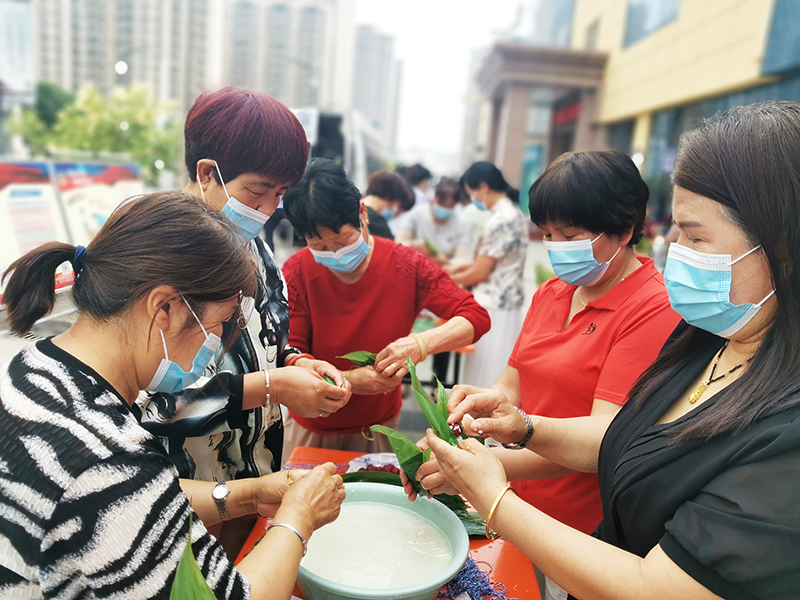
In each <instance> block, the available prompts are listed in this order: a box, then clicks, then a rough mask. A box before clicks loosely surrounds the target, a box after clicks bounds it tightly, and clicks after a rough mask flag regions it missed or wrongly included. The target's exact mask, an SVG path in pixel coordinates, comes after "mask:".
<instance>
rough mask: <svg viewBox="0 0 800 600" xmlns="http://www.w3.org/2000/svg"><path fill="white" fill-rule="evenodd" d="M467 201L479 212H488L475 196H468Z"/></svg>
mask: <svg viewBox="0 0 800 600" xmlns="http://www.w3.org/2000/svg"><path fill="white" fill-rule="evenodd" d="M469 201H470V202H472V203H473V204H474V205H475V206H477V207H478V209H479V210H489V208H488V207H487V206H486V205H485V204H484V203H483V202H481V201H480V200H478V199H477V198H476V197H475V196H470V197H469Z"/></svg>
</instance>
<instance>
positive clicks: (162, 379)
mask: <svg viewBox="0 0 800 600" xmlns="http://www.w3.org/2000/svg"><path fill="white" fill-rule="evenodd" d="M181 299H182V300H183V302H184V303H185V304H186V306H188V307H189V310H190V311H191V313H192V316H193V317H194V319H195V321H197V324H198V325H200V329H202V330H203V334H204V335H205V336H206V340H205V341H204V342H203V345H202V346H200V349H199V350H198V351H197V354H196V355H195V357H194V360H193V361H192V369H191V370H190V371H188V372H187V371H184V370H183V369H182V368H181V366H180V365H179V364H178V363H174V362H172V361H171V360H170V359H169V354H168V353H167V341H166V340H165V339H164V332H163V331H162V332H161V343H162V344H164V358H162V359H161V363H159V365H158V369H157V370H156V373H155V375H153V379H152V381H150V383H148V384H147V386H146V387H145V388H144V389H145V390H147V391H149V392H162V393H164V394H177V393H178V392H180V391H182V390H185V389H186V388H187V387H189V386H190V385H192V384H193V383H194V382H196V381H197V380H198V379H200V378H201V377H202V376H203V371H205V370H206V368H207V367H208V365H209V364H211V359H212V358H214V353H215V352H216V351H217V348H219V346H220V343H221V340H220V339H219V336H218V335H216V334H214V333H208V332H207V331H206V329H205V327H203V324H202V323H201V322H200V319H198V318H197V315H196V314H195V312H194V311H193V310H192V307H191V306H189V303H188V302H186V300H185V299H184V298H183V297H181Z"/></svg>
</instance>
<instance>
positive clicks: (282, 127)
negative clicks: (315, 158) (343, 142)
mask: <svg viewBox="0 0 800 600" xmlns="http://www.w3.org/2000/svg"><path fill="white" fill-rule="evenodd" d="M183 132H184V140H185V147H186V149H185V160H186V168H187V169H188V171H189V177H190V178H191V179H192V181H195V180H196V178H197V161H199V160H201V159H203V158H210V159H213V160H216V161H217V164H218V165H219V169H220V171H222V176H223V177H224V178H225V181H226V182H229V181H232V180H233V179H236V178H237V177H238V176H239V175H241V174H242V173H258V174H259V175H264V176H266V177H269V178H270V179H272V180H273V181H274V183H279V184H288V185H290V186H291V185H294V184H296V183H297V182H298V181H300V178H301V177H302V176H303V171H304V170H305V167H306V162H308V142H307V141H306V134H305V131H303V126H302V125H300V121H298V120H297V117H295V116H294V113H292V111H290V110H289V109H288V108H286V107H285V106H284V105H283V104H281V103H280V102H278V101H277V100H275V98H272V97H270V96H267V95H266V94H261V93H258V92H250V91H247V90H241V89H238V88H232V87H228V88H224V89H221V90H219V91H216V92H205V93H203V94H201V95H200V97H199V98H198V99H197V100H196V101H195V103H194V104H193V105H192V108H190V109H189V114H188V115H186V126H185V127H184V130H183ZM214 177H215V178H216V177H217V174H216V173H214Z"/></svg>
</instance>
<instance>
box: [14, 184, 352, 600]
mask: <svg viewBox="0 0 800 600" xmlns="http://www.w3.org/2000/svg"><path fill="white" fill-rule="evenodd" d="M65 261H69V262H71V263H72V265H73V268H74V271H75V273H76V279H75V285H74V288H73V295H74V298H75V304H76V306H77V308H78V310H79V311H80V315H79V317H78V319H77V321H76V322H75V323H74V325H73V326H72V327H71V328H70V329H69V330H68V331H66V332H65V333H63V334H61V335H58V336H56V337H54V338H48V339H45V340H40V341H38V342H36V343H34V344H31V345H30V346H28V347H27V348H25V349H24V350H22V352H20V353H19V354H18V355H17V356H15V357H14V358H13V359H12V360H11V361H10V363H8V364H7V365H6V366H4V367H3V368H2V369H1V370H0V596H2V597H4V598H6V597H25V598H50V597H59V598H106V597H111V596H114V597H124V598H167V597H168V596H169V594H170V588H171V586H172V582H173V579H174V577H175V570H176V568H177V565H178V561H179V560H180V557H181V554H182V552H183V550H184V547H185V545H186V540H187V537H188V536H189V535H191V542H192V550H193V553H194V555H195V557H196V560H197V563H198V565H199V567H200V570H201V572H202V573H203V576H204V577H205V579H206V581H207V583H208V584H209V586H210V587H211V588H212V590H213V592H214V594H215V595H216V596H217V597H218V598H267V597H269V598H286V599H288V598H289V597H290V596H291V592H292V590H293V587H294V582H295V578H296V575H297V569H298V566H299V563H300V559H301V557H302V555H303V553H304V549H305V544H306V540H307V539H308V538H309V536H310V535H311V534H312V533H313V531H314V530H315V529H317V528H318V527H321V526H322V525H324V524H326V523H328V522H330V521H332V520H333V519H335V518H336V516H337V515H338V512H339V507H340V505H341V502H342V500H343V499H344V488H343V486H342V480H341V477H340V476H338V475H336V472H335V467H334V466H333V465H332V464H327V465H322V466H320V467H317V468H316V469H314V470H313V471H309V472H307V473H305V472H302V471H286V472H278V473H272V474H269V475H264V476H262V477H258V478H251V479H246V480H238V481H229V482H227V484H225V483H219V484H216V485H215V484H214V483H213V482H204V481H193V480H179V479H178V475H177V471H176V469H175V466H174V465H173V463H171V462H170V460H169V457H168V456H167V454H166V453H165V451H164V448H163V446H161V444H160V443H159V442H158V440H157V438H156V437H154V436H153V435H152V434H150V433H148V432H147V431H145V430H144V429H143V428H142V427H141V425H140V424H139V422H138V421H137V420H136V419H135V418H134V416H133V414H132V413H131V410H130V407H131V405H132V404H133V402H134V400H135V399H136V397H137V396H138V395H139V390H142V389H148V390H154V391H159V390H172V389H174V388H176V387H177V386H186V385H189V384H191V383H192V382H193V381H194V380H196V379H197V378H199V377H200V375H201V374H202V373H203V370H204V369H205V367H206V366H207V365H208V363H209V362H210V360H211V358H212V357H214V356H217V357H219V356H220V354H221V355H222V356H224V353H225V351H226V350H227V348H229V347H230V345H231V344H232V343H233V341H234V340H235V338H236V336H237V335H238V328H237V325H238V324H240V323H241V318H240V317H241V309H240V298H242V297H243V296H248V295H249V296H253V295H254V294H255V291H256V286H257V280H256V271H255V268H253V269H249V268H242V265H247V264H251V263H252V262H253V258H252V256H251V254H250V252H249V250H248V248H247V247H246V246H245V245H244V244H242V241H241V238H240V237H239V235H238V233H237V232H236V231H235V229H234V228H233V226H232V225H231V224H230V222H229V221H228V220H227V219H225V218H224V217H222V216H220V215H219V214H218V213H216V212H215V211H213V210H210V209H209V208H208V207H207V206H205V205H204V204H203V203H201V202H199V201H197V200H195V199H194V198H192V197H191V196H189V195H187V194H184V193H181V192H162V193H157V194H151V195H146V196H142V197H138V198H134V199H131V200H130V201H128V202H126V203H124V204H123V205H121V206H120V207H119V208H118V209H117V210H116V211H115V212H114V214H112V215H111V217H110V218H109V220H108V222H107V223H106V224H105V225H104V226H103V228H102V229H101V230H100V232H99V233H98V234H97V236H96V237H95V238H94V240H93V241H92V242H91V243H90V244H89V246H88V247H87V248H83V247H82V246H78V247H74V246H71V245H68V244H62V243H58V242H53V243H50V244H46V245H44V246H41V247H39V248H37V249H36V250H32V251H31V252H29V253H28V254H26V255H25V256H23V257H22V258H20V259H18V260H17V261H16V262H15V263H13V264H12V265H11V267H10V268H9V270H8V271H7V273H6V275H9V274H10V277H9V278H8V281H7V286H6V289H5V292H4V297H3V299H4V301H5V303H6V306H7V309H8V315H9V316H8V319H9V323H10V327H11V329H12V331H14V332H15V333H18V334H22V333H25V332H26V331H28V330H29V329H30V327H31V326H32V325H33V323H34V322H35V321H36V320H37V319H38V318H40V317H42V316H43V315H45V314H46V313H48V312H49V311H50V310H51V309H52V307H53V302H54V278H53V273H54V271H55V269H56V268H57V267H58V266H59V265H60V264H61V263H63V262H65ZM218 360H219V358H218ZM180 389H182V387H180ZM289 486H291V487H289ZM192 512H194V513H195V515H196V517H195V518H194V525H193V526H192V528H191V533H190V514H191V513H192ZM255 513H261V514H264V515H268V516H272V517H273V519H274V524H273V526H272V527H271V528H270V529H269V533H268V534H267V536H266V538H265V539H264V541H263V542H262V543H261V544H259V545H258V546H257V547H256V548H255V549H254V550H253V552H252V553H251V554H250V555H249V556H248V557H247V558H245V559H244V560H243V561H242V562H241V563H240V564H239V567H238V570H237V568H235V567H234V566H233V564H232V563H230V562H229V561H228V559H227V557H226V554H225V552H224V550H223V549H222V547H221V546H220V545H219V543H218V542H217V541H216V540H215V539H214V538H213V537H212V536H210V535H209V534H208V532H207V530H206V526H207V525H213V524H215V523H218V522H220V521H222V520H225V519H229V518H235V517H238V516H243V515H247V514H255ZM267 566H268V568H265V567H267Z"/></svg>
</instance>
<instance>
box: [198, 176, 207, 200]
mask: <svg viewBox="0 0 800 600" xmlns="http://www.w3.org/2000/svg"><path fill="white" fill-rule="evenodd" d="M195 177H197V185H198V186H200V197H201V198H202V199H203V204H207V202H206V194H205V192H204V191H203V184H202V183H200V171H199V170H198V171H197V172H196V173H195Z"/></svg>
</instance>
